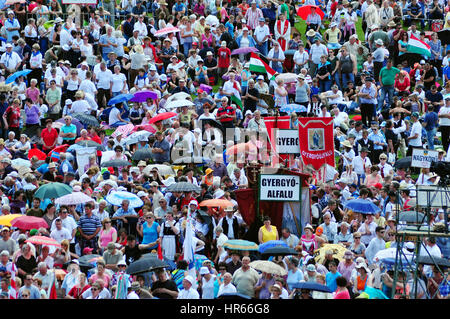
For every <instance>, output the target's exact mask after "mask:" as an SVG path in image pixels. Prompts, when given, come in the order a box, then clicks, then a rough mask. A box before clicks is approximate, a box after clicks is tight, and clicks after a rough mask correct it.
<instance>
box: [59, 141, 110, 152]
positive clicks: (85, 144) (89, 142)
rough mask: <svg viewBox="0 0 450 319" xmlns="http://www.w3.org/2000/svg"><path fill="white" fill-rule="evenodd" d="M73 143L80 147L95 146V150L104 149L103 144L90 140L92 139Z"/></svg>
mask: <svg viewBox="0 0 450 319" xmlns="http://www.w3.org/2000/svg"><path fill="white" fill-rule="evenodd" d="M75 144H76V145H80V146H82V147H96V148H97V151H104V150H105V147H104V146H103V145H101V144H98V143H97V142H95V141H92V140H85V141H78V142H76V143H75ZM71 146H73V145H71ZM69 149H70V147H69V148H68V149H67V150H69Z"/></svg>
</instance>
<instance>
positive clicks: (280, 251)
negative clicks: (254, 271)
mask: <svg viewBox="0 0 450 319" xmlns="http://www.w3.org/2000/svg"><path fill="white" fill-rule="evenodd" d="M263 255H267V256H287V255H297V251H296V250H295V249H292V248H290V247H285V246H274V247H271V248H268V249H266V250H265V251H264V253H263Z"/></svg>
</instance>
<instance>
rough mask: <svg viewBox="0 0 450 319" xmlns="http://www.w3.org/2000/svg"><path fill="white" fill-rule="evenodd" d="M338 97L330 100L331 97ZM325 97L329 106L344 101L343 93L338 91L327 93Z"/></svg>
mask: <svg viewBox="0 0 450 319" xmlns="http://www.w3.org/2000/svg"><path fill="white" fill-rule="evenodd" d="M336 94H337V95H338V97H336V98H329V97H328V96H330V95H336ZM325 96H326V97H327V99H328V104H338V103H340V102H341V101H342V91H341V90H338V91H337V92H336V93H334V92H333V90H330V91H327V92H325Z"/></svg>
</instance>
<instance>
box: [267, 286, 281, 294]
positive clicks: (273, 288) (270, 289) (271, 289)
mask: <svg viewBox="0 0 450 319" xmlns="http://www.w3.org/2000/svg"><path fill="white" fill-rule="evenodd" d="M274 290H278V291H279V292H281V291H282V290H281V286H280V285H279V284H275V285H273V286H270V288H269V291H270V292H273V291H274Z"/></svg>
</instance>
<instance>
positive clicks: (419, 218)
mask: <svg viewBox="0 0 450 319" xmlns="http://www.w3.org/2000/svg"><path fill="white" fill-rule="evenodd" d="M398 220H399V221H401V222H407V223H416V224H422V223H424V222H427V220H428V219H427V218H426V217H425V215H424V214H423V213H420V212H415V211H405V212H400V214H399V216H398Z"/></svg>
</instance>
